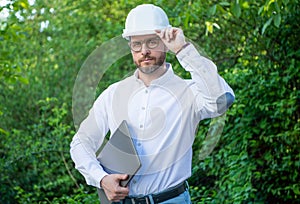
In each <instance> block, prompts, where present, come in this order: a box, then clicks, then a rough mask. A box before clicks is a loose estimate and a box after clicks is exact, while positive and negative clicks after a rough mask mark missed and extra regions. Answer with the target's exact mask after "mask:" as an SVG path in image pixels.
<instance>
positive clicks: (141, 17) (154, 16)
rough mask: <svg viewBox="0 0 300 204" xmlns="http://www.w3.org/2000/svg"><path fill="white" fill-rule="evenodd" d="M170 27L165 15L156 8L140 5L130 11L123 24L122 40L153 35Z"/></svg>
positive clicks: (150, 5) (149, 5)
mask: <svg viewBox="0 0 300 204" xmlns="http://www.w3.org/2000/svg"><path fill="white" fill-rule="evenodd" d="M166 27H171V25H170V24H169V19H168V16H167V14H166V13H165V12H164V11H163V10H162V9H161V8H160V7H158V6H155V5H152V4H142V5H139V6H137V7H135V8H134V9H132V10H131V11H130V12H129V14H128V16H127V18H126V22H125V29H124V30H123V34H122V36H123V38H126V39H128V38H129V37H130V36H135V35H148V34H155V30H160V29H163V28H166Z"/></svg>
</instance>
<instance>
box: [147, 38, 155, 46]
mask: <svg viewBox="0 0 300 204" xmlns="http://www.w3.org/2000/svg"><path fill="white" fill-rule="evenodd" d="M147 45H148V46H149V47H150V48H152V47H153V48H154V47H156V46H157V45H158V39H156V38H153V39H149V40H148V41H147Z"/></svg>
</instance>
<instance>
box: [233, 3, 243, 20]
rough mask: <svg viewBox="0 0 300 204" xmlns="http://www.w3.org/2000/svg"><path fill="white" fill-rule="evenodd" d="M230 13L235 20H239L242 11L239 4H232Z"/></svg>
mask: <svg viewBox="0 0 300 204" xmlns="http://www.w3.org/2000/svg"><path fill="white" fill-rule="evenodd" d="M231 12H232V13H233V15H234V16H235V17H237V18H239V17H240V16H241V14H242V10H241V7H240V4H239V3H238V2H234V4H233V6H232V8H231Z"/></svg>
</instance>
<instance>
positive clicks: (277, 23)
mask: <svg viewBox="0 0 300 204" xmlns="http://www.w3.org/2000/svg"><path fill="white" fill-rule="evenodd" d="M280 23H281V15H280V13H278V14H277V15H276V16H275V17H274V25H275V26H276V27H277V28H279V26H280Z"/></svg>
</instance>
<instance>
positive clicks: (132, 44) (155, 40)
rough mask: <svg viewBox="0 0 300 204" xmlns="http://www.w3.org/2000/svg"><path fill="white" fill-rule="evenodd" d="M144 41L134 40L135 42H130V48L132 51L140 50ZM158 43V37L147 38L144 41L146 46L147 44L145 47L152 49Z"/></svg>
mask: <svg viewBox="0 0 300 204" xmlns="http://www.w3.org/2000/svg"><path fill="white" fill-rule="evenodd" d="M144 42H145V41H135V42H130V48H131V50H133V51H135V52H139V51H141V50H142V46H143V43H144ZM158 45H159V38H151V39H148V40H147V41H146V46H147V48H149V49H154V48H156V47H157V46H158Z"/></svg>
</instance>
